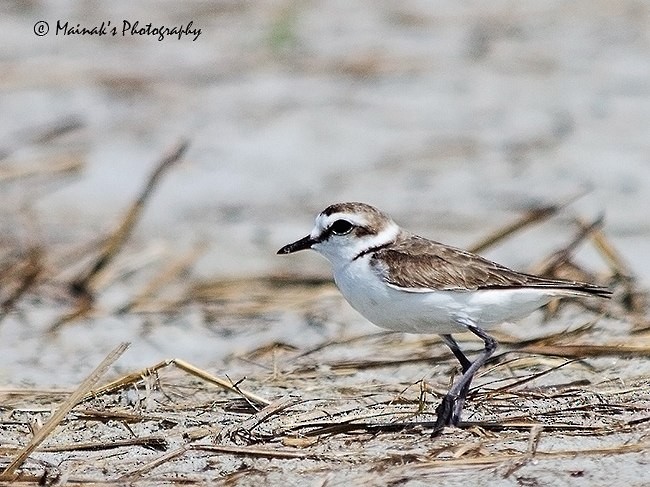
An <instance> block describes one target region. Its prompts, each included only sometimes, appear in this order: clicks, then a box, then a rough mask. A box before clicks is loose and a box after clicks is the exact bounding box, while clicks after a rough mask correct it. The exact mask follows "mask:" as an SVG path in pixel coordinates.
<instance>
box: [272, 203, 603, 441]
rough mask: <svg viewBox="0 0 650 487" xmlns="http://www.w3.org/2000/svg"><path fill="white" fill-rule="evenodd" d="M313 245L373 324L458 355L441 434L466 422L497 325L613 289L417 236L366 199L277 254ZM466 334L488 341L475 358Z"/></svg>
mask: <svg viewBox="0 0 650 487" xmlns="http://www.w3.org/2000/svg"><path fill="white" fill-rule="evenodd" d="M306 249H312V250H315V251H316V252H317V253H319V254H321V255H322V256H323V257H325V258H326V259H327V260H328V261H329V262H330V264H331V266H332V270H333V276H334V282H335V283H336V285H337V287H338V289H339V290H340V292H341V294H342V295H343V296H344V297H345V299H346V300H347V302H348V303H349V304H350V305H351V306H352V307H353V308H354V309H355V310H357V311H358V312H359V313H360V314H361V315H362V316H364V317H365V318H366V319H368V320H369V321H370V322H372V323H373V324H375V325H377V326H379V327H381V328H384V329H388V330H393V331H399V332H406V333H435V334H438V335H440V336H441V338H442V340H443V342H444V343H445V344H446V345H447V346H448V347H449V349H450V350H451V352H452V353H453V355H454V356H455V357H456V359H457V360H458V362H459V363H460V366H461V369H462V376H460V378H459V379H458V380H457V381H456V382H455V383H454V384H453V385H452V386H451V388H450V389H449V391H448V392H447V393H446V394H445V395H444V397H443V399H442V401H441V402H440V404H439V405H438V407H437V408H436V414H437V417H436V421H435V423H434V426H433V433H432V435H433V436H435V435H437V434H439V433H440V432H441V431H442V430H443V429H444V428H445V427H446V426H455V427H457V426H458V425H459V423H460V420H461V414H462V411H463V407H464V404H465V400H466V398H467V394H468V391H469V387H470V384H471V382H472V379H473V377H474V375H475V374H476V372H477V371H478V370H479V369H480V368H481V367H482V366H483V365H484V364H485V363H486V362H487V360H488V359H489V358H490V356H491V355H492V354H493V353H494V351H495V350H496V348H497V342H496V340H495V339H494V338H493V337H492V336H491V335H489V334H488V331H489V330H490V329H491V328H493V327H494V326H496V325H498V324H501V323H503V322H509V321H513V320H517V319H521V318H523V317H525V316H527V315H529V314H530V313H532V312H533V311H535V310H536V309H538V308H540V307H542V306H544V305H545V304H547V303H549V302H550V301H551V300H553V299H555V298H560V297H577V298H584V297H594V296H595V297H601V298H608V297H610V295H611V292H610V290H609V289H608V288H607V287H603V286H600V285H596V284H590V283H586V282H579V281H571V280H564V279H548V278H545V277H541V276H536V275H532V274H527V273H524V272H518V271H515V270H512V269H510V268H508V267H506V266H504V265H501V264H498V263H496V262H492V261H490V260H488V259H486V258H483V257H481V256H479V255H477V254H474V253H472V252H469V251H467V250H462V249H460V248H456V247H452V246H449V245H444V244H442V243H439V242H436V241H434V240H429V239H427V238H424V237H421V236H419V235H416V234H413V233H411V232H408V231H406V230H404V229H402V228H401V227H400V226H399V225H397V223H395V222H394V221H393V219H392V218H391V217H390V216H389V215H388V214H386V213H384V212H383V211H381V210H379V209H377V208H375V207H373V206H371V205H369V204H366V203H359V202H345V203H336V204H333V205H330V206H328V207H327V208H325V209H324V210H323V211H322V212H321V213H320V214H318V216H317V217H316V220H315V223H314V227H313V229H312V231H311V232H310V233H309V235H307V236H305V237H303V238H301V239H299V240H297V241H295V242H293V243H290V244H288V245H285V246H284V247H282V248H281V249H280V250H278V252H277V253H278V254H291V253H294V252H298V251H301V250H306ZM462 332H471V333H473V334H474V335H476V336H477V337H479V338H480V339H481V340H482V341H483V344H484V348H483V350H482V351H481V353H480V354H479V355H478V356H477V357H476V358H475V359H474V360H470V359H469V358H467V356H466V355H465V353H464V352H463V351H462V350H461V348H460V347H459V345H458V343H457V342H456V340H455V339H454V337H453V335H454V334H456V333H462Z"/></svg>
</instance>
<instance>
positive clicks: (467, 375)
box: [433, 320, 497, 436]
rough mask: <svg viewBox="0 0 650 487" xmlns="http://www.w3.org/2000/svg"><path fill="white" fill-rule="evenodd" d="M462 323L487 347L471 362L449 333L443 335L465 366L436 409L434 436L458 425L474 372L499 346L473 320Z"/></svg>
mask: <svg viewBox="0 0 650 487" xmlns="http://www.w3.org/2000/svg"><path fill="white" fill-rule="evenodd" d="M462 324H463V325H465V326H466V327H467V329H468V330H469V331H471V332H472V333H474V334H475V335H476V336H478V337H479V338H481V339H482V340H483V343H484V344H485V348H484V349H483V352H482V353H481V355H479V356H478V357H477V358H476V360H474V362H470V361H469V360H468V359H467V357H465V355H464V354H463V353H462V351H461V350H460V348H459V347H458V344H457V343H456V342H455V340H454V339H453V338H452V337H451V336H449V335H443V337H442V338H443V340H444V341H445V343H446V344H447V346H448V347H449V348H450V349H451V351H452V353H453V354H454V355H455V356H456V358H457V359H458V361H459V362H460V364H461V366H462V367H463V376H462V377H461V378H460V380H459V381H458V382H456V384H454V385H453V386H452V388H451V389H450V390H449V392H448V393H447V394H446V395H445V397H443V398H442V402H441V403H440V405H439V406H438V408H437V409H436V413H437V414H438V417H437V419H436V424H435V425H434V429H433V436H435V435H437V434H438V433H440V431H442V429H443V428H444V427H445V426H458V423H459V421H460V415H461V412H462V411H463V406H464V404H465V399H466V398H467V393H468V391H469V386H470V384H471V383H472V379H473V378H474V374H476V372H477V371H478V369H480V368H481V367H482V366H483V365H484V364H485V362H487V360H488V359H489V358H490V356H491V355H492V354H493V353H494V350H495V349H496V347H497V342H496V340H495V339H494V338H492V337H491V336H490V335H488V334H487V333H485V332H484V331H483V330H482V329H481V328H479V327H478V326H476V324H474V323H473V322H471V321H468V320H463V322H462ZM461 357H462V358H461Z"/></svg>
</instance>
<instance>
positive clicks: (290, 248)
mask: <svg viewBox="0 0 650 487" xmlns="http://www.w3.org/2000/svg"><path fill="white" fill-rule="evenodd" d="M316 242H317V241H316V240H314V239H313V238H311V237H310V236H309V235H307V236H306V237H303V238H301V239H300V240H296V241H295V242H294V243H290V244H289V245H285V246H284V247H282V248H281V249H280V250H278V254H292V253H294V252H298V251H299V250H305V249H310V248H311V246H312V245H314V244H315V243H316Z"/></svg>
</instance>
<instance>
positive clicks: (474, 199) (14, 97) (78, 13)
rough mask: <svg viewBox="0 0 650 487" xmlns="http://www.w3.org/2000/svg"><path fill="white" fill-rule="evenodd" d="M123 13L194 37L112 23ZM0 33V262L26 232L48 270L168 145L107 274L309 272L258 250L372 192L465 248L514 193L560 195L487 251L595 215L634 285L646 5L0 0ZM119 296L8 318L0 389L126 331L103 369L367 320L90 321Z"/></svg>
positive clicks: (407, 223)
mask: <svg viewBox="0 0 650 487" xmlns="http://www.w3.org/2000/svg"><path fill="white" fill-rule="evenodd" d="M124 20H127V21H129V22H131V23H132V24H133V23H134V22H135V21H138V22H139V23H140V24H141V25H142V26H146V24H149V23H152V24H153V26H154V27H155V26H159V25H165V26H169V27H179V28H180V27H182V26H187V24H188V23H189V22H192V24H193V25H192V27H193V28H194V29H201V33H200V35H199V36H198V38H197V39H196V40H193V38H194V35H187V36H183V37H182V38H181V39H179V38H178V37H177V36H169V37H168V38H165V39H164V40H162V41H159V40H158V37H157V36H155V35H132V34H130V33H127V35H125V36H122V33H121V27H122V22H123V21H124ZM39 21H46V22H47V23H48V24H49V32H48V33H47V34H46V35H42V36H38V35H36V34H35V31H34V28H35V27H34V26H35V24H36V23H37V22H39ZM57 21H61V22H62V23H63V22H66V21H68V22H69V25H74V26H76V25H77V24H80V26H81V27H86V28H88V29H91V28H93V27H95V26H100V25H101V23H102V22H106V23H107V22H108V21H110V22H111V26H116V27H118V33H117V35H116V36H111V35H104V36H90V35H68V36H65V35H62V33H61V32H59V34H58V35H57V34H56V24H57ZM0 46H2V47H1V48H0V114H1V116H0V171H1V172H2V174H0V185H1V186H0V191H1V193H0V194H1V195H2V205H0V218H1V221H2V235H1V236H0V241H1V242H2V248H3V252H5V255H13V254H16V253H20V252H21V251H24V250H25V249H27V248H29V247H32V246H35V245H36V246H40V247H45V248H47V249H49V250H50V255H51V256H54V257H51V259H50V262H60V261H57V257H56V256H60V255H62V254H65V255H67V258H68V261H67V262H70V259H72V260H74V259H73V258H72V257H70V255H73V256H74V255H76V254H74V253H72V254H70V253H68V254H66V252H68V249H71V248H74V249H77V250H78V248H80V247H83V246H84V245H89V244H92V242H94V241H96V239H97V238H98V236H99V235H103V234H104V233H107V232H109V231H111V229H112V228H114V226H115V225H116V224H117V223H118V222H119V221H120V219H121V218H122V217H123V215H124V212H125V211H126V209H127V208H128V206H129V205H130V204H131V202H132V201H133V200H134V198H135V197H136V196H137V195H138V193H139V192H140V191H141V189H142V187H143V186H144V184H145V182H146V179H147V177H148V175H149V174H150V173H151V171H152V170H153V169H154V168H155V165H156V161H158V160H159V159H160V157H161V155H162V154H164V153H165V151H167V150H168V149H169V148H170V147H172V146H174V145H175V144H176V143H177V142H178V141H179V140H182V139H187V140H189V142H190V146H189V149H188V152H187V153H186V155H185V157H184V158H183V161H182V162H181V163H180V164H179V165H178V166H177V167H174V168H172V169H171V170H170V171H169V172H168V173H167V174H166V175H165V177H164V179H163V180H162V182H161V184H160V186H159V187H158V188H157V189H156V191H155V194H153V195H152V196H151V199H150V201H149V202H148V203H147V206H146V209H145V211H144V213H143V215H142V217H141V219H140V221H139V222H138V224H137V226H136V228H135V230H134V234H133V236H132V238H131V239H130V240H129V243H128V246H129V247H128V249H129V250H128V251H127V252H125V254H124V257H123V259H126V260H122V261H120V262H122V264H120V265H122V269H127V270H123V272H124V275H128V268H129V265H132V266H134V268H135V267H137V266H138V265H140V264H141V263H142V262H143V261H145V262H153V261H156V262H165V261H167V260H171V259H172V258H174V257H173V256H178V255H184V254H183V253H184V252H187V251H188V249H190V250H191V249H193V248H195V247H196V246H198V245H204V247H203V250H202V252H201V255H200V258H198V260H196V261H195V262H193V265H192V266H191V269H189V270H188V271H187V274H185V275H184V277H183V279H184V280H186V281H189V280H206V279H209V280H215V279H216V280H218V279H226V278H227V279H240V278H244V277H253V278H254V277H256V276H267V275H288V274H291V275H300V276H316V277H323V278H325V277H327V276H328V275H329V268H328V265H327V263H326V262H325V261H324V260H322V259H320V258H319V257H318V256H316V255H313V254H309V253H304V255H303V254H299V255H295V256H291V257H279V256H276V255H275V252H276V250H277V249H278V248H279V247H280V246H282V245H284V244H286V243H288V242H290V241H293V240H295V239H297V238H299V237H302V236H304V235H305V234H306V233H308V232H309V231H310V229H311V226H312V222H313V218H314V216H315V215H316V214H317V213H318V212H319V211H320V210H322V209H323V208H325V207H326V206H327V205H329V204H331V203H333V202H337V201H344V200H357V201H364V202H368V203H371V204H374V205H376V206H378V207H380V208H381V209H383V210H385V211H387V212H388V213H390V214H391V215H392V216H393V217H394V219H395V220H397V222H398V223H400V224H401V225H402V226H404V227H406V228H408V229H410V230H412V231H415V232H417V233H420V234H422V235H425V236H428V237H431V238H434V239H436V240H440V241H443V242H445V243H449V244H453V245H457V246H469V245H470V244H472V243H473V242H475V241H476V240H477V239H479V238H481V237H483V236H484V235H486V234H488V233H490V232H491V231H492V230H493V229H494V228H496V227H498V226H500V225H502V224H504V223H506V222H508V221H511V220H513V219H515V218H517V217H518V216H519V215H520V214H521V213H522V212H524V211H525V210H526V209H528V208H530V207H533V206H536V205H547V204H556V203H559V202H565V201H567V200H571V199H573V198H576V197H577V196H580V197H579V198H577V199H576V200H575V201H574V202H573V203H572V204H571V205H569V206H568V207H567V208H566V209H565V210H563V211H562V212H561V213H560V214H559V215H558V216H557V217H555V218H554V219H552V220H550V221H548V222H545V223H543V224H542V225H539V226H538V227H536V228H533V229H531V230H529V231H526V232H524V233H522V234H521V235H518V236H517V237H516V238H513V239H511V240H509V241H507V242H505V243H504V244H502V245H499V246H498V247H495V248H493V249H490V251H489V252H488V253H487V256H488V257H490V258H493V259H497V260H500V261H502V262H503V263H505V264H507V265H510V266H513V267H516V268H520V269H527V268H530V266H531V265H532V263H534V262H536V261H538V260H539V259H540V258H542V256H544V255H546V254H548V252H550V251H552V250H553V249H554V248H556V247H557V246H558V245H561V244H562V243H564V242H566V240H567V239H569V238H571V236H572V235H573V233H574V232H575V228H573V227H572V226H571V222H572V221H573V219H574V218H575V217H576V216H579V217H581V218H585V219H590V218H594V217H595V216H596V215H598V214H601V213H603V214H604V215H605V231H606V233H607V235H608V236H609V237H610V238H611V240H612V242H614V243H615V245H616V247H617V248H618V249H619V250H620V251H621V253H622V255H623V256H624V257H625V259H626V260H627V262H628V263H629V264H630V266H631V267H632V268H633V269H634V271H635V273H636V274H637V276H638V277H639V281H640V282H641V283H642V284H644V285H645V286H647V285H648V284H650V258H649V257H648V256H649V255H650V238H649V237H650V219H649V218H648V208H650V131H649V130H650V129H649V125H648V121H649V120H650V4H648V3H647V2H644V1H635V0H617V1H613V0H584V1H580V0H578V1H573V2H558V1H549V0H544V1H529V2H525V3H522V2H518V1H514V0H511V1H499V0H497V1H493V2H478V1H462V2H458V1H435V2H427V1H416V0H414V1H403V2H388V1H376V0H368V1H355V2H345V1H327V2H318V1H271V0H269V1H265V0H261V1H256V2H244V1H237V0H231V1H207V0H204V1H195V0H190V1H186V2H177V1H166V0H163V1H144V0H143V1H139V2H132V1H127V0H116V1H112V2H103V1H98V0H97V1H82V0H76V1H75V0H52V1H47V2H46V1H38V0H30V1H26V2H25V1H17V0H16V1H12V0H5V1H3V2H2V3H0ZM582 252H583V253H584V255H583V258H584V259H586V261H587V262H589V263H590V264H592V265H593V269H594V272H598V271H599V265H600V266H601V268H600V270H602V264H600V263H599V262H598V261H596V260H595V259H594V257H593V255H592V254H593V252H592V253H591V254H590V252H589V250H588V249H587V250H583V251H582ZM12 253H13V254H12ZM127 257H128V258H130V259H131V261H129V260H128V259H127ZM125 262H126V263H125ZM137 263H140V264H137ZM141 265H144V264H141ZM62 272H63V271H62ZM63 273H64V272H63ZM128 287H129V286H128V285H125V286H123V287H117V288H115V287H113V288H110V289H108V291H107V292H103V293H102V295H101V298H100V300H99V309H100V310H104V312H103V313H101V312H100V313H96V314H94V315H92V316H89V317H87V318H86V319H84V320H80V321H77V322H75V323H70V324H68V325H66V326H65V327H64V328H63V329H62V330H60V331H59V333H58V334H57V335H56V336H55V337H53V336H52V335H51V334H49V333H47V332H46V330H47V329H48V327H49V326H50V325H51V323H52V322H53V321H54V320H55V318H56V316H57V315H58V314H59V312H60V309H58V308H56V307H57V306H63V305H62V304H61V301H60V298H59V297H58V296H57V295H56V293H54V295H53V294H49V295H47V299H44V298H42V297H39V299H36V300H32V301H31V302H30V303H29V305H27V304H25V305H23V306H22V307H21V310H22V312H21V313H14V314H12V315H11V316H8V317H7V318H5V319H4V321H3V322H2V323H0V343H2V345H0V351H2V355H3V357H5V361H3V362H4V363H3V364H2V365H1V366H0V378H1V380H2V381H3V382H8V383H30V384H34V383H36V384H38V383H44V384H52V383H60V384H72V383H74V382H75V381H78V380H79V379H80V378H81V377H83V376H84V374H85V373H87V371H88V367H89V364H94V363H96V362H97V361H99V360H100V359H101V357H102V356H103V355H104V354H105V353H106V352H107V351H108V350H110V349H111V348H113V347H114V346H115V344H116V343H117V342H118V341H120V340H124V339H128V340H131V341H134V347H135V348H136V350H137V352H135V353H131V354H130V355H129V354H127V356H125V357H124V359H123V360H121V361H120V363H123V364H124V367H125V368H127V369H128V368H129V367H134V366H147V365H150V364H151V363H152V361H155V360H160V359H163V358H169V357H171V356H182V357H184V358H187V359H192V360H194V361H196V362H197V363H198V364H199V365H202V366H208V365H210V364H214V363H220V360H222V359H223V358H224V357H226V356H228V355H229V354H232V353H233V352H234V351H238V350H250V349H253V348H254V347H255V346H257V345H259V344H261V343H265V342H268V341H269V340H280V339H282V338H283V337H284V338H286V337H293V338H295V336H297V335H300V334H301V333H302V334H303V336H304V339H305V340H306V341H307V342H308V341H309V340H312V341H313V342H314V343H316V342H318V340H322V339H324V337H327V336H329V335H328V334H336V333H352V332H350V331H349V330H347V331H341V330H342V328H341V326H339V325H340V323H349V322H350V321H351V322H353V323H354V326H355V327H357V328H355V330H356V331H355V332H356V333H360V332H362V331H368V330H373V329H374V328H372V327H371V326H370V325H368V324H367V323H366V322H364V321H363V320H362V319H361V318H360V317H358V316H357V315H356V314H354V313H353V312H352V311H351V310H349V309H348V308H346V305H344V304H343V303H340V304H337V305H336V308H335V309H336V313H338V314H337V315H336V316H338V318H337V319H338V320H339V322H340V323H339V325H336V326H335V327H334V328H333V329H332V330H334V331H331V330H330V331H323V330H322V329H320V331H313V329H312V328H309V330H312V333H313V334H314V336H313V337H312V338H309V337H310V336H311V335H309V333H308V332H305V330H304V329H303V328H304V326H305V325H304V323H305V320H304V319H303V317H302V316H300V315H297V314H294V315H291V316H289V317H286V316H285V317H283V318H282V319H275V318H274V319H270V318H268V316H266V318H265V319H264V320H263V321H264V323H265V326H264V327H262V329H261V331H260V329H255V330H249V332H248V333H245V334H244V335H243V336H242V337H240V338H241V339H239V340H238V341H237V340H235V341H234V342H233V341H228V340H229V339H230V338H232V336H233V333H232V332H231V333H230V334H229V335H228V337H230V338H229V339H226V338H224V337H225V336H226V334H224V333H221V332H219V331H215V329H214V328H212V329H211V331H210V333H207V334H204V328H203V323H204V322H205V316H206V315H205V312H204V310H199V311H197V310H196V309H193V308H190V309H188V310H186V312H185V313H183V314H182V316H176V317H175V318H174V320H162V319H157V318H152V317H151V316H150V315H145V316H144V317H143V316H142V315H124V314H122V315H119V316H117V315H115V314H113V313H111V312H109V311H106V310H110V309H113V308H114V307H116V306H117V307H119V306H120V305H121V303H122V302H124V300H125V298H124V296H125V295H132V294H133V293H132V289H131V290H129V288H128ZM241 292H242V293H244V294H245V293H246V292H247V288H246V287H243V288H242V290H241ZM274 292H275V293H279V294H282V293H284V292H291V289H282V288H280V289H278V290H275V291H274ZM328 299H338V297H336V298H335V297H334V295H332V296H331V297H330V298H328ZM43 302H45V303H46V305H44V304H43ZM35 303H36V304H38V305H36V304H35ZM337 303H338V301H337ZM53 308H56V309H53ZM274 316H275V315H274ZM274 320H275V321H274ZM335 321H336V320H335ZM161 322H162V323H164V326H163V327H162V328H160V329H157V330H154V331H151V326H152V324H154V325H155V324H160V323H161ZM269 322H271V324H270V325H269V324H268V323H269ZM267 325H268V326H267ZM328 330H329V329H328ZM303 332H304V333H303ZM235 335H236V334H235ZM295 341H296V340H294V342H295ZM53 368H55V369H56V370H57V372H56V374H53V373H52V370H53Z"/></svg>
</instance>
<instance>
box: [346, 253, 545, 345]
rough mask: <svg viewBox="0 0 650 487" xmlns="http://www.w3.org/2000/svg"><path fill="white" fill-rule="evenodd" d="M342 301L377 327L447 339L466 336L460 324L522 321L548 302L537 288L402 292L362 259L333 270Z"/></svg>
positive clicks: (480, 324)
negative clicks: (388, 283)
mask: <svg viewBox="0 0 650 487" xmlns="http://www.w3.org/2000/svg"><path fill="white" fill-rule="evenodd" d="M334 280H335V282H336V285H337V286H338V288H339V289H340V290H341V293H342V294H343V296H344V297H345V299H346V300H347V301H348V302H349V303H350V305H352V307H353V308H354V309H356V310H357V311H358V312H359V313H361V314H362V315H363V316H364V317H365V318H367V319H368V320H369V321H371V322H372V323H374V324H375V325H377V326H380V327H382V328H387V329H389V330H396V331H403V332H408V333H438V334H451V333H459V332H463V331H466V328H465V326H464V325H463V324H462V322H463V321H466V320H470V321H472V322H473V323H475V324H476V325H477V326H479V327H480V328H484V329H487V328H490V327H492V326H494V325H496V324H499V323H503V322H504V321H510V320H516V319H519V318H523V317H524V316H527V315H528V314H530V313H531V312H533V311H534V310H536V309H537V308H539V307H540V306H543V305H544V304H546V303H548V302H549V301H550V300H551V299H552V297H553V293H552V292H551V293H549V292H547V291H544V290H541V289H531V288H528V289H498V290H497V289H488V290H482V291H431V292H406V291H401V290H399V289H395V288H392V287H390V286H388V285H386V284H385V283H384V282H383V281H382V280H381V278H380V277H379V276H377V275H376V274H375V273H374V271H373V270H372V269H371V267H370V266H369V265H368V263H367V262H365V261H364V259H359V260H357V261H354V262H352V263H350V264H349V265H347V266H345V267H342V268H339V269H335V270H334Z"/></svg>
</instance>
